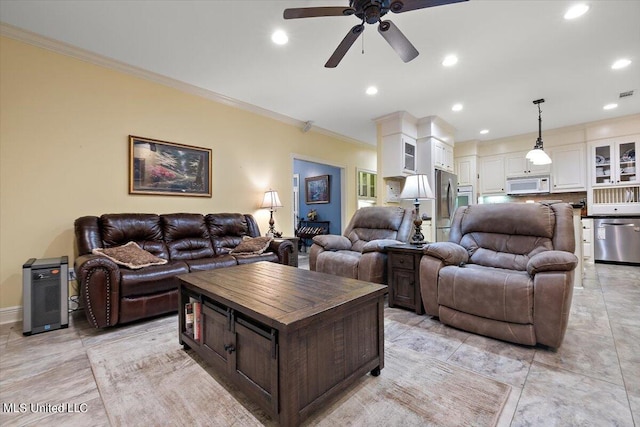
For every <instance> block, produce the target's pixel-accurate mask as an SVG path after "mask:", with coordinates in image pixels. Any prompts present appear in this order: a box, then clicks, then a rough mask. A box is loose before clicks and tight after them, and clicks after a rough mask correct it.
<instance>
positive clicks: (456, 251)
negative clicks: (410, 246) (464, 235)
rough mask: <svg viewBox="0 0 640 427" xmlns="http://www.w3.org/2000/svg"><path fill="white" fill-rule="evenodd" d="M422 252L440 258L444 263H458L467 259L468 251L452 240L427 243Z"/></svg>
mask: <svg viewBox="0 0 640 427" xmlns="http://www.w3.org/2000/svg"><path fill="white" fill-rule="evenodd" d="M422 253H423V254H424V255H428V256H430V257H433V258H437V259H439V260H441V261H442V262H443V263H444V264H445V265H460V264H461V263H466V262H468V261H469V253H468V252H467V250H466V249H465V248H463V247H462V246H460V245H458V244H455V243H452V242H436V243H429V244H427V245H426V246H425V247H424V248H422Z"/></svg>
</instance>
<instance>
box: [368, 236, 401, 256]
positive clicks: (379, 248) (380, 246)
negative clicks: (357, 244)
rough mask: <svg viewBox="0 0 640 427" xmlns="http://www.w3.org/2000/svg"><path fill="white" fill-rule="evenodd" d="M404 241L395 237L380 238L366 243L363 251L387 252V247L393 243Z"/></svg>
mask: <svg viewBox="0 0 640 427" xmlns="http://www.w3.org/2000/svg"><path fill="white" fill-rule="evenodd" d="M402 243H403V242H401V241H400V240H395V239H378V240H372V241H370V242H367V243H365V245H364V246H363V247H362V253H363V254H364V253H367V252H385V248H386V247H387V246H391V245H401V244H402Z"/></svg>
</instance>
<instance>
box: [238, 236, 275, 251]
mask: <svg viewBox="0 0 640 427" xmlns="http://www.w3.org/2000/svg"><path fill="white" fill-rule="evenodd" d="M272 241H273V237H270V236H265V237H249V236H244V237H243V238H242V242H240V244H239V245H238V246H236V247H235V248H233V250H232V251H231V253H232V254H255V255H258V254H261V253H263V252H264V251H265V250H266V249H267V248H268V247H269V245H270V244H271V242H272Z"/></svg>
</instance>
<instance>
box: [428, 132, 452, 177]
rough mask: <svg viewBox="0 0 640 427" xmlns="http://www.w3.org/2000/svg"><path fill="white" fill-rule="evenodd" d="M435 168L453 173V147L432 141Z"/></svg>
mask: <svg viewBox="0 0 640 427" xmlns="http://www.w3.org/2000/svg"><path fill="white" fill-rule="evenodd" d="M431 144H432V147H431V149H432V153H433V166H434V167H435V168H437V169H442V170H445V171H449V172H453V147H452V146H450V145H449V144H447V143H445V142H442V141H438V140H437V139H435V138H432V139H431Z"/></svg>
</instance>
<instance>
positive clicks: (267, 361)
mask: <svg viewBox="0 0 640 427" xmlns="http://www.w3.org/2000/svg"><path fill="white" fill-rule="evenodd" d="M235 332H236V334H235V338H236V340H235V353H234V354H235V357H234V358H232V359H231V360H230V361H231V367H232V372H233V374H234V375H235V380H236V381H237V384H238V386H239V387H240V388H241V389H242V390H243V391H244V392H245V393H247V394H248V395H250V396H253V397H254V398H255V399H256V402H258V403H259V404H260V406H262V407H263V408H264V409H265V410H267V411H268V412H271V413H273V414H277V413H278V354H277V348H276V333H275V331H273V330H266V329H263V328H261V327H260V326H256V325H253V324H251V323H249V322H246V321H243V320H241V319H237V320H236V322H235Z"/></svg>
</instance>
